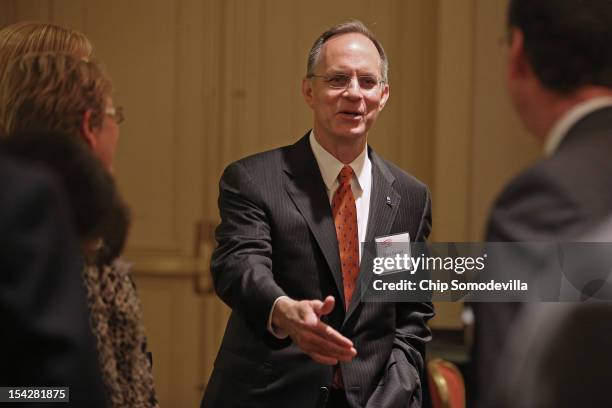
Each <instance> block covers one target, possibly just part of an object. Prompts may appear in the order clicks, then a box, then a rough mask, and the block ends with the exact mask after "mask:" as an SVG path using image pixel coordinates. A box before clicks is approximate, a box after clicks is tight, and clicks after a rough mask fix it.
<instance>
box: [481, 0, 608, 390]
mask: <svg viewBox="0 0 612 408" xmlns="http://www.w3.org/2000/svg"><path fill="white" fill-rule="evenodd" d="M508 16H509V18H508V29H509V50H508V54H509V55H508V63H507V87H508V92H509V94H510V96H511V99H512V102H513V104H514V107H515V109H516V111H517V113H518V115H519V116H520V118H521V120H522V122H523V123H524V125H525V127H526V128H527V129H528V130H529V131H530V132H531V133H533V135H534V136H536V137H537V138H538V139H539V141H540V142H541V143H542V144H543V146H544V154H545V158H543V159H542V160H541V161H539V162H538V163H536V164H535V165H534V166H532V167H531V168H529V169H527V170H525V171H524V172H523V173H522V174H520V175H519V176H518V177H516V178H515V179H514V180H513V181H512V182H511V183H510V184H509V185H508V186H507V187H506V189H505V190H504V191H503V192H502V194H501V195H500V196H499V198H498V199H497V201H496V202H495V204H494V207H493V210H492V212H491V216H490V220H489V224H488V228H487V240H488V241H572V240H574V239H576V238H578V237H579V235H580V234H583V233H585V232H586V231H588V230H590V229H591V228H593V227H594V226H595V225H597V224H598V223H600V222H601V221H602V220H603V219H605V218H606V216H607V215H608V214H610V213H612V188H610V187H611V186H612V160H611V159H610V158H611V157H612V3H611V2H609V1H606V0H591V1H583V0H513V1H511V2H510V5H509V14H508ZM520 309H521V308H520V304H518V303H503V304H502V303H497V304H476V305H475V310H474V312H475V317H476V328H475V329H476V330H475V346H474V361H473V363H474V368H475V381H476V387H477V390H476V394H477V398H476V399H477V400H478V399H480V398H481V397H482V395H484V394H486V391H487V388H488V385H490V384H491V381H492V379H493V378H495V376H496V375H497V374H498V370H499V369H500V368H499V367H498V366H497V361H498V360H499V357H500V353H501V352H502V350H504V345H505V343H506V340H507V339H508V337H509V336H510V334H511V330H510V327H511V325H512V324H513V322H514V321H515V319H516V316H517V315H518V313H519V311H520Z"/></svg>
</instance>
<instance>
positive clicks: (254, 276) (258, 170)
mask: <svg viewBox="0 0 612 408" xmlns="http://www.w3.org/2000/svg"><path fill="white" fill-rule="evenodd" d="M302 93H303V96H304V99H305V101H306V103H307V104H308V105H309V106H310V108H311V109H312V110H313V113H314V127H313V129H312V130H311V131H308V132H307V133H306V135H305V136H304V137H303V138H301V139H300V140H299V141H298V142H297V143H296V144H294V145H292V146H287V147H283V148H280V149H276V150H272V151H269V152H266V153H260V154H257V155H254V156H251V157H247V158H245V159H242V160H239V161H238V162H235V163H233V164H231V165H229V166H228V167H227V169H226V170H225V172H224V174H223V176H222V178H221V183H220V197H219V208H220V212H221V225H220V226H219V227H218V228H217V231H216V239H217V242H218V247H217V249H216V250H215V252H214V254H213V257H212V265H211V270H212V275H213V279H214V283H215V289H216V291H217V293H218V294H219V296H220V297H221V299H223V301H224V302H225V303H227V304H228V305H229V306H230V307H231V308H232V314H231V316H230V320H229V322H228V325H227V329H226V332H225V336H224V339H223V343H222V345H221V349H220V350H219V354H218V356H217V359H216V361H215V368H214V371H213V373H212V376H211V378H210V381H209V383H208V387H207V389H206V393H205V395H204V399H203V401H202V407H223V408H227V407H229V408H231V407H283V408H285V407H293V408H301V407H303V408H314V407H319V408H324V407H386V408H394V407H397V408H400V407H401V408H405V407H415V408H416V407H420V406H421V378H420V374H421V373H422V371H423V366H424V364H423V355H424V348H425V342H426V341H428V340H429V339H430V337H431V334H430V331H429V328H428V327H427V325H426V321H427V320H428V319H429V318H431V317H432V316H433V308H432V305H431V303H427V302H422V303H392V302H389V303H382V302H381V303H365V302H363V301H362V298H361V297H362V295H363V290H361V289H363V287H364V285H366V282H367V280H366V278H367V277H368V276H371V273H372V272H371V271H372V269H371V263H372V259H370V258H371V256H370V255H368V254H366V253H363V254H362V253H361V252H362V251H360V249H361V248H360V245H359V243H360V242H373V241H374V238H375V237H383V236H391V235H396V234H400V235H405V236H406V238H407V237H408V236H409V237H410V239H411V240H412V241H423V240H424V239H425V238H426V237H427V236H428V235H429V231H430V228H431V213H430V198H429V192H428V189H427V187H426V186H425V185H424V184H422V183H421V182H420V181H418V180H416V179H415V178H414V177H412V176H411V175H409V174H407V173H405V172H404V171H402V170H400V169H399V168H397V167H396V166H394V165H393V164H391V163H389V162H387V161H385V160H384V159H382V158H380V157H379V156H378V155H376V153H374V151H373V150H372V149H371V148H369V147H368V146H367V136H368V131H369V129H370V128H371V127H372V125H373V124H374V122H375V121H376V119H377V117H378V114H379V113H380V112H381V111H382V109H383V107H384V106H385V103H386V101H387V98H388V95H389V85H388V81H387V57H386V55H385V53H384V50H383V48H382V46H381V45H380V43H379V42H378V41H377V40H376V39H375V38H374V36H373V35H372V34H371V33H370V31H369V30H368V29H367V28H366V27H365V26H364V25H363V24H362V23H360V22H357V21H351V22H348V23H344V24H340V25H338V26H336V27H333V28H332V29H330V30H329V31H327V32H325V33H323V34H322V35H321V36H320V37H319V39H318V40H317V41H316V42H315V43H314V45H313V47H312V49H311V51H310V54H309V58H308V66H307V73H306V77H305V78H304V79H303V82H302ZM362 256H363V258H362Z"/></svg>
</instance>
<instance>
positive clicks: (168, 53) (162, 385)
mask: <svg viewBox="0 0 612 408" xmlns="http://www.w3.org/2000/svg"><path fill="white" fill-rule="evenodd" d="M504 9H505V0H437V1H436V0H342V1H329V0H314V1H309V2H301V1H286V0H201V1H200V0H181V1H167V0H146V1H145V0H125V1H118V0H104V1H102V0H90V1H80V0H70V1H69V0H13V1H9V0H0V24H2V25H4V24H7V23H10V22H13V21H17V20H21V19H39V20H46V21H53V22H56V23H60V24H65V25H68V26H71V27H73V28H76V29H79V30H81V31H83V32H84V33H85V34H86V35H87V36H88V37H89V38H90V39H91V40H92V42H93V43H94V47H95V52H94V54H95V55H94V56H95V58H96V59H98V60H100V61H102V62H103V63H104V65H105V66H106V67H107V69H108V71H109V73H110V74H111V76H112V77H113V79H114V81H115V87H116V92H115V101H116V104H117V105H123V106H124V107H125V108H126V113H127V121H126V122H125V125H122V129H121V134H122V136H121V141H120V147H119V153H118V157H117V169H116V170H117V177H118V179H119V183H120V186H121V188H122V190H123V192H124V194H125V196H126V198H127V199H128V201H129V202H130V204H131V205H132V208H133V212H134V226H133V231H132V234H131V239H130V244H129V251H128V258H129V259H132V260H134V261H135V275H136V280H137V283H138V285H139V291H140V293H141V297H142V302H143V305H144V309H145V322H146V324H147V328H148V333H149V337H150V342H151V347H152V349H153V352H154V354H155V375H156V380H157V384H158V389H159V394H160V398H161V402H162V404H163V405H164V406H172V407H183V406H185V407H187V406H197V404H198V401H199V398H200V395H201V390H202V387H203V386H204V384H205V383H206V380H207V378H208V375H209V373H210V369H211V367H212V362H213V358H214V354H215V352H216V349H217V347H218V342H219V339H220V336H221V334H222V330H223V327H224V324H225V319H226V317H227V313H228V311H227V308H225V307H224V306H222V305H221V304H220V302H219V301H218V300H217V299H216V298H215V297H214V296H212V295H210V294H207V293H206V290H207V289H208V287H209V285H210V282H209V279H208V276H207V258H208V256H209V254H210V249H211V245H212V243H211V242H210V240H209V234H210V225H214V223H216V222H217V209H216V197H217V183H218V178H219V175H220V173H221V171H222V169H223V167H224V166H225V165H227V164H228V163H229V162H231V161H232V160H235V159H237V158H239V157H242V156H244V155H247V154H251V153H254V152H257V151H260V150H263V149H268V148H272V147H275V146H279V145H283V144H287V143H292V142H293V141H295V140H296V139H297V138H298V137H300V136H301V135H302V134H304V132H305V131H306V130H307V129H308V128H309V126H310V124H311V114H310V112H309V110H308V109H307V107H306V105H305V104H304V102H303V101H302V97H301V95H300V81H301V78H302V76H303V74H304V70H305V60H306V54H307V51H308V49H309V47H310V45H311V44H312V42H313V41H314V39H315V37H316V36H317V35H318V34H319V33H320V32H321V31H323V30H324V29H325V28H327V27H328V26H330V25H332V24H334V23H337V22H339V21H341V20H344V19H347V18H350V17H355V18H359V19H361V20H363V21H364V22H365V23H366V24H367V25H369V26H370V27H371V28H372V30H373V31H374V32H375V33H376V34H377V35H378V36H379V38H380V40H381V41H382V43H383V44H384V45H385V48H386V51H387V52H388V54H389V58H390V85H391V98H390V100H389V103H388V105H387V107H386V108H385V112H383V114H382V115H381V117H380V120H379V122H378V123H377V125H376V127H375V129H374V131H373V132H372V134H371V137H370V143H371V144H372V145H373V146H374V148H375V149H377V151H378V152H379V153H381V154H382V155H383V156H384V157H386V158H388V159H390V160H392V161H394V162H395V163H397V164H398V165H400V166H401V167H402V168H404V169H406V170H407V171H410V172H412V173H413V174H415V175H416V176H417V177H419V178H421V179H422V180H424V181H425V182H426V183H428V184H429V186H430V188H431V190H432V194H433V200H434V207H433V210H434V232H433V236H432V238H433V239H434V240H437V241H471V240H479V239H481V238H482V231H483V226H484V222H485V220H486V213H487V208H488V207H489V206H490V203H491V201H492V199H493V197H494V195H495V194H496V192H497V191H498V190H499V189H500V188H501V186H502V185H503V182H504V181H505V180H507V178H508V177H509V176H510V175H511V174H513V173H515V172H516V171H517V169H518V168H520V167H522V166H524V165H525V163H527V162H528V161H530V160H532V159H533V158H534V157H535V156H536V155H537V149H536V146H535V145H534V143H533V142H532V141H531V139H530V138H529V137H528V136H526V135H525V133H524V131H523V130H522V129H521V127H520V125H519V124H518V121H517V120H516V118H515V117H514V115H513V113H512V110H511V107H510V104H509V101H508V100H507V98H506V96H505V93H504V89H503V65H504V49H503V47H502V46H501V45H500V44H499V41H498V40H499V38H501V37H502V34H503V16H504V11H505V10H504ZM198 236H199V237H200V238H198ZM460 306H461V305H458V304H439V305H437V307H438V317H436V319H435V320H434V321H433V322H432V325H434V326H437V327H441V328H456V327H460V322H459V317H458V315H459V311H460Z"/></svg>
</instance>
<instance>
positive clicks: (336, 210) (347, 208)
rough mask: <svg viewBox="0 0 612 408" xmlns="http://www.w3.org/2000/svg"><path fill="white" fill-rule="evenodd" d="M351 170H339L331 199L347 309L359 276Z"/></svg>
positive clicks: (357, 236) (357, 238) (355, 211)
mask: <svg viewBox="0 0 612 408" xmlns="http://www.w3.org/2000/svg"><path fill="white" fill-rule="evenodd" d="M353 174H354V173H353V169H352V168H351V167H350V166H344V167H343V168H342V170H340V174H339V175H338V180H339V182H340V186H338V189H337V190H336V192H335V193H334V197H333V199H332V214H333V216H334V224H336V236H337V237H338V247H339V248H338V249H339V250H340V262H341V264H342V281H343V283H344V299H345V303H344V306H345V307H346V309H348V306H349V305H350V303H351V299H352V297H353V291H354V290H355V282H356V281H357V276H358V275H359V234H358V232H357V208H356V206H355V196H354V195H353V190H351V178H352V177H353Z"/></svg>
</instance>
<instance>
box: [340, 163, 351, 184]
mask: <svg viewBox="0 0 612 408" xmlns="http://www.w3.org/2000/svg"><path fill="white" fill-rule="evenodd" d="M353 174H354V173H353V169H352V167H351V166H344V167H343V168H342V170H340V174H338V180H339V181H340V184H349V183H350V182H351V178H352V177H353Z"/></svg>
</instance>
